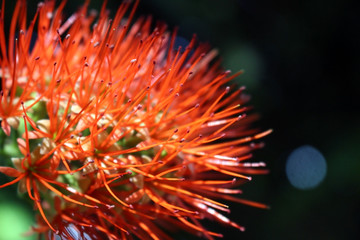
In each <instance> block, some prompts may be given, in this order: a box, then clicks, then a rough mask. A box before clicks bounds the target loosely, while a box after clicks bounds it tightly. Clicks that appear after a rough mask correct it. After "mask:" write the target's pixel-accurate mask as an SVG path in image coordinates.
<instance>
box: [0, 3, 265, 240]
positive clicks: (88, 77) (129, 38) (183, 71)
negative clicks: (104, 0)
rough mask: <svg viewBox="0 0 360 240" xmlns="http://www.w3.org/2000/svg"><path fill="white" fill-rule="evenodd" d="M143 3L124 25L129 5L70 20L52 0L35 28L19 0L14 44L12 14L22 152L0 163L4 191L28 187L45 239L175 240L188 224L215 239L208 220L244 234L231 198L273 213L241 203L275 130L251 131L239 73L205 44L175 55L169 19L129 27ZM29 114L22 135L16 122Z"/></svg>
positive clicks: (7, 73) (10, 93) (1, 113)
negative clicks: (232, 213) (255, 154)
mask: <svg viewBox="0 0 360 240" xmlns="http://www.w3.org/2000/svg"><path fill="white" fill-rule="evenodd" d="M137 4H138V2H136V3H135V5H134V6H133V7H132V8H131V10H130V14H129V16H128V18H126V19H125V18H124V14H125V13H126V12H128V10H129V7H130V5H129V4H128V3H123V4H122V5H121V6H120V8H119V9H118V11H117V13H116V15H115V17H114V18H113V20H109V18H108V15H107V11H106V10H105V9H106V5H105V4H104V5H103V8H102V9H101V11H100V14H99V17H98V18H96V17H95V15H94V14H92V13H91V14H88V11H87V4H85V5H84V6H83V7H82V8H80V10H79V11H78V12H76V13H74V14H73V15H72V16H71V17H70V18H68V19H67V20H63V17H62V10H63V8H64V5H65V2H64V1H63V2H62V3H61V4H60V6H59V7H58V8H57V9H55V8H54V6H55V2H54V1H47V2H45V3H41V4H39V6H38V11H37V13H36V15H35V17H34V19H33V20H32V21H31V22H30V24H29V25H27V23H26V20H25V19H26V15H25V14H26V2H25V1H22V0H19V1H18V4H17V6H16V8H15V10H14V14H13V20H12V22H11V27H10V35H9V41H8V44H7V41H6V40H5V33H4V20H3V19H4V10H5V9H4V4H3V6H2V11H1V13H2V16H1V17H2V18H1V21H0V37H1V38H0V39H1V40H0V50H1V52H2V54H1V72H0V75H1V77H2V81H3V82H2V86H3V92H2V95H1V102H0V117H1V119H2V128H3V130H4V131H5V133H6V134H7V135H10V132H11V131H10V125H11V127H12V128H13V131H16V132H17V133H18V134H19V135H20V136H21V137H20V138H19V139H18V143H19V149H20V151H21V153H22V154H23V156H24V157H23V158H17V159H14V160H13V163H14V166H15V168H11V167H9V166H0V172H2V173H4V174H6V175H8V176H10V177H15V179H14V180H12V181H10V182H8V183H5V184H3V185H1V186H0V188H2V187H5V186H8V185H11V184H14V183H17V182H18V184H19V189H20V190H21V191H22V192H27V194H28V196H29V198H31V199H32V200H34V204H35V206H36V208H37V209H38V211H39V213H40V215H41V218H39V219H38V226H36V227H34V231H37V232H39V233H44V236H45V237H47V238H51V239H53V238H55V236H56V235H59V236H61V237H65V238H66V239H71V238H73V239H104V237H105V236H107V237H108V238H109V239H125V238H129V239H131V238H132V237H131V236H132V235H135V236H137V237H138V238H140V239H149V238H152V239H170V237H169V236H168V235H167V234H166V233H165V232H166V231H164V230H165V229H167V231H173V230H174V229H183V230H186V231H189V232H190V233H193V234H197V233H198V232H202V234H203V237H205V238H207V239H213V237H220V236H222V235H221V234H219V233H215V232H212V231H210V230H207V229H205V228H204V227H203V226H202V224H201V220H202V219H204V218H208V219H213V220H215V221H218V222H221V223H223V224H225V225H230V226H233V227H235V228H238V229H239V230H244V228H243V227H242V226H240V225H238V224H236V223H234V222H232V221H231V220H229V219H228V218H227V217H225V216H224V213H228V212H229V210H228V206H227V205H225V204H223V203H222V202H221V200H230V201H234V202H238V203H243V204H248V205H252V206H256V207H261V208H266V206H265V205H263V204H260V203H255V202H252V201H248V200H244V199H241V198H237V197H235V196H232V195H234V194H240V193H241V191H240V190H239V189H238V188H237V187H238V186H239V185H240V184H243V183H245V182H247V181H249V180H251V177H250V176H249V175H252V174H263V173H266V172H267V171H266V170H264V169H263V168H258V167H263V166H264V163H254V162H251V161H250V159H251V156H252V155H251V152H252V151H253V150H254V149H257V148H260V147H261V146H262V144H261V143H256V142H257V140H258V139H260V138H262V137H263V136H265V135H267V134H269V133H270V132H271V131H270V130H269V131H265V132H263V133H259V132H258V131H256V130H251V129H249V128H248V126H249V123H251V122H252V121H253V119H254V117H252V116H251V115H249V116H248V115H246V112H247V111H248V107H246V106H244V104H245V103H246V101H247V99H246V98H244V97H243V93H242V92H243V90H244V89H243V88H240V89H236V86H233V85H231V86H227V85H229V82H230V81H231V80H232V79H233V78H235V77H237V76H238V75H240V74H241V72H239V73H237V74H234V75H230V72H222V71H221V70H220V68H219V63H218V62H216V63H211V62H213V60H214V57H215V56H216V51H214V50H210V49H209V47H208V46H207V45H203V44H197V43H196V39H195V38H193V39H192V40H191V42H190V44H189V45H188V46H187V47H186V48H185V49H184V50H182V49H180V48H179V49H177V50H174V49H173V46H174V41H175V38H176V32H174V33H173V34H170V33H169V32H167V31H166V28H165V25H163V24H159V25H158V26H157V28H155V29H154V30H153V31H152V30H151V21H150V19H145V18H143V19H140V20H138V21H135V22H134V23H133V24H132V25H130V22H131V20H132V18H133V15H134V11H135V8H136V6H137ZM35 24H37V25H35ZM36 27H37V28H36ZM34 31H37V39H36V42H35V45H34V47H33V48H30V40H31V39H32V35H33V32H34ZM15 36H18V38H17V39H16V40H15V41H14V39H15ZM13 42H15V44H13ZM17 89H20V90H19V91H18V90H17ZM21 116H22V117H23V122H24V128H23V129H22V128H18V126H17V124H11V123H12V122H13V121H14V119H19V117H21ZM48 231H50V232H49V233H47V232H48Z"/></svg>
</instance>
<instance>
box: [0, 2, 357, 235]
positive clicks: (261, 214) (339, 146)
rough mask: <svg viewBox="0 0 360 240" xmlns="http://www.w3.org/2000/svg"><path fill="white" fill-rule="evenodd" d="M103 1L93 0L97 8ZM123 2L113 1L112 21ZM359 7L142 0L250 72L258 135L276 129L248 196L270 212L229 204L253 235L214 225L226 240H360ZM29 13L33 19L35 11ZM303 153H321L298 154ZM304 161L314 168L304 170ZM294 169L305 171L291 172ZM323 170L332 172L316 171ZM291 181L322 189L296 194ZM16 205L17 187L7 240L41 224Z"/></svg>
mask: <svg viewBox="0 0 360 240" xmlns="http://www.w3.org/2000/svg"><path fill="white" fill-rule="evenodd" d="M29 2H30V1H29ZM34 2H35V1H34ZM101 2H102V1H95V0H92V1H91V6H92V8H97V9H99V8H100V6H101ZM119 2H120V1H116V0H109V4H108V8H109V9H112V14H114V13H115V9H116V7H117V6H119ZM79 4H80V1H79V2H78V1H69V3H68V6H67V9H68V10H69V11H70V12H73V11H74V10H76V9H77V8H78V6H79ZM29 5H31V4H29ZM359 5H360V4H359V2H358V1H346V0H345V1H336V0H328V1H325V0H313V1H301V0H294V1H285V0H273V1H265V0H222V1H217V0H172V1H168V0H151V1H149V0H142V1H141V3H140V6H139V8H138V11H137V15H138V16H139V15H152V16H153V18H154V20H160V21H163V22H166V23H168V26H169V29H170V30H172V29H174V27H179V36H180V37H182V38H183V39H184V40H186V39H190V38H191V36H192V34H193V33H196V34H197V35H198V38H199V40H200V41H202V42H208V43H210V44H211V45H212V46H213V47H214V48H216V49H218V51H219V54H220V56H221V59H223V67H224V69H231V70H232V72H237V71H238V70H241V69H244V70H245V73H244V74H243V75H241V76H240V77H238V78H237V79H236V81H237V83H238V84H239V85H241V86H242V85H245V86H246V87H247V90H246V91H247V94H249V95H251V105H253V106H254V108H255V111H256V112H257V113H260V114H261V118H260V120H259V121H258V122H257V123H256V126H258V127H260V128H261V129H263V130H266V129H269V128H272V129H274V132H273V133H272V134H271V135H270V136H268V137H266V138H265V139H264V141H265V142H266V146H265V148H264V149H262V150H260V151H257V152H256V153H255V156H254V158H255V160H258V161H265V162H266V163H267V166H268V169H269V170H270V173H269V174H268V175H264V176H255V177H254V178H253V181H251V182H250V183H248V184H246V185H244V186H243V188H242V189H243V190H244V193H243V196H242V197H244V198H246V199H251V200H255V201H259V202H263V203H266V204H268V205H269V206H270V207H271V209H270V210H261V209H256V208H252V207H248V206H242V205H237V204H230V205H231V210H232V213H231V215H230V218H231V219H233V220H234V221H236V222H237V223H239V224H240V225H243V226H245V227H246V231H245V232H239V231H237V230H234V229H231V228H226V227H223V226H219V225H218V224H214V223H209V226H211V227H213V228H216V229H217V230H218V231H220V232H222V233H224V239H360V230H359V229H360V204H359V203H360V174H359V171H360V152H359V150H358V147H359V143H360V137H359V136H360V100H359V96H360V94H359V93H360V58H359V56H360V55H359V54H360V51H359V50H360V44H359V42H360V30H359V29H360V28H359V27H360V26H359V23H360V14H359V12H360V6H359ZM30 8H31V10H29V11H31V13H30V15H31V16H32V14H33V13H34V12H35V9H36V4H34V6H33V7H31V6H30ZM304 145H308V146H311V148H312V149H313V150H314V151H313V153H314V152H316V153H317V154H312V153H311V152H310V153H309V152H304V151H303V152H301V151H300V150H298V151H295V152H294V150H295V149H299V147H301V146H304ZM300 149H304V148H300ZM294 158H295V160H294ZM304 159H305V160H306V159H311V161H314V164H310V165H307V164H305V163H304V164H301V163H302V162H301V161H304ZM288 161H295V163H299V164H298V165H296V164H295V165H292V166H293V167H292V168H291V169H289V168H290V167H289V168H287V167H286V166H287V165H286V164H287V162H288ZM296 161H297V162H296ZM319 161H320V163H325V165H324V164H320V165H316V164H315V163H316V162H319ZM288 164H289V163H288ZM294 166H295V167H294ZM286 169H287V170H288V172H286ZM289 171H290V172H289ZM309 173H310V175H309ZM308 175H309V176H308ZM320 175H321V176H320ZM288 176H289V178H291V176H300V177H299V178H300V181H301V179H302V180H303V181H305V180H306V181H307V180H309V179H310V180H311V179H314V181H315V182H312V183H307V182H305V183H304V182H302V183H300V185H296V183H295V184H294V182H293V181H295V180H293V181H292V182H290V181H289V179H288ZM304 179H305V180H304ZM310 180H309V181H310ZM301 184H305V187H304V185H301ZM306 184H308V185H306ZM16 199H17V198H16V190H15V188H11V187H9V188H6V189H3V190H1V191H0V232H1V234H0V240H12V239H11V238H9V236H6V235H5V236H4V234H3V233H4V228H5V226H7V227H6V228H9V227H13V228H14V230H13V231H12V232H14V231H17V232H19V231H20V232H21V231H24V230H25V231H26V230H27V226H28V224H29V222H31V221H32V213H31V206H30V205H26V204H24V203H22V202H19V201H18V200H16ZM14 205H17V206H19V207H18V208H15V207H13V206H14ZM10 209H11V211H10ZM14 209H16V210H14ZM19 216H21V217H19ZM4 222H7V223H10V222H11V224H10V226H9V224H7V225H5V223H4ZM15 228H16V230H15ZM21 229H23V230H21ZM13 239H14V240H16V239H17V238H13ZM19 239H21V238H19ZM29 239H30V238H29ZM184 239H188V237H187V236H185V237H184Z"/></svg>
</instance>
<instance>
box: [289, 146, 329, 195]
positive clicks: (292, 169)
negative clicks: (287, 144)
mask: <svg viewBox="0 0 360 240" xmlns="http://www.w3.org/2000/svg"><path fill="white" fill-rule="evenodd" d="M326 169H327V166H326V161H325V158H324V156H323V155H322V154H321V153H320V152H319V150H317V149H316V148H314V147H312V146H309V145H304V146H301V147H299V148H297V149H295V150H294V151H293V152H292V153H291V154H290V155H289V157H288V159H287V162H286V175H287V178H288V179H289V181H290V183H291V185H293V186H294V187H296V188H298V189H304V190H305V189H312V188H315V187H317V186H318V185H319V184H320V182H321V181H322V180H323V179H324V178H325V175H326Z"/></svg>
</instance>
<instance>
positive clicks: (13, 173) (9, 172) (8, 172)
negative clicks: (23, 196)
mask: <svg viewBox="0 0 360 240" xmlns="http://www.w3.org/2000/svg"><path fill="white" fill-rule="evenodd" d="M0 172H1V173H3V174H5V175H7V176H9V177H18V176H20V174H21V172H19V171H18V170H16V169H15V168H11V167H1V166H0Z"/></svg>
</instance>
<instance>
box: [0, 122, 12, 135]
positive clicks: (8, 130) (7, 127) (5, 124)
mask: <svg viewBox="0 0 360 240" xmlns="http://www.w3.org/2000/svg"><path fill="white" fill-rule="evenodd" d="M1 128H2V129H3V131H4V133H5V134H6V135H8V136H10V133H11V127H10V125H9V124H8V122H7V121H6V120H5V119H3V120H2V121H1Z"/></svg>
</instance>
